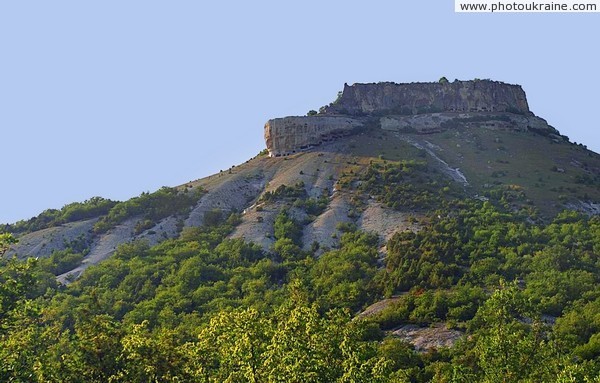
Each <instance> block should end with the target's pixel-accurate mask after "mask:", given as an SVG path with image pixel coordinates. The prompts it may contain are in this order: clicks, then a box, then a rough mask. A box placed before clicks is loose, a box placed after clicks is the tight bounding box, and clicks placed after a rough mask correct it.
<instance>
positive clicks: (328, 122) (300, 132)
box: [265, 80, 558, 157]
mask: <svg viewBox="0 0 600 383" xmlns="http://www.w3.org/2000/svg"><path fill="white" fill-rule="evenodd" d="M491 114H495V115H498V114H507V115H510V116H513V117H517V116H520V117H521V120H527V121H525V123H524V124H520V123H518V122H515V121H513V120H514V118H513V117H510V116H503V119H504V122H502V123H501V124H499V125H507V126H508V127H509V128H510V127H511V126H513V127H514V128H515V129H516V130H523V129H525V130H526V129H528V125H529V124H530V121H529V119H531V118H534V115H533V113H531V112H530V111H529V105H528V104H527V97H526V96H525V92H524V91H523V89H522V88H521V86H519V85H511V84H505V83H502V82H497V81H490V80H475V81H454V82H452V83H450V82H436V83H411V84H396V83H391V82H385V83H377V84H354V85H350V86H349V85H344V90H343V92H342V94H341V95H340V97H339V98H338V99H337V100H336V101H335V102H333V103H332V104H330V105H329V106H327V107H325V108H324V109H323V110H322V111H321V113H319V114H318V115H316V116H307V117H285V118H276V119H273V120H269V121H268V122H267V123H266V124H265V141H266V144H267V149H268V150H269V154H270V155H271V156H272V157H273V156H285V155H289V154H293V153H296V152H297V151H301V150H305V149H308V148H310V147H312V146H316V145H319V144H321V143H322V142H326V141H331V140H333V139H335V138H336V137H339V136H343V135H347V134H350V133H351V132H352V131H353V130H354V129H355V128H357V127H360V126H363V123H364V121H365V120H370V121H375V122H376V121H378V122H379V125H380V126H381V127H382V128H384V129H388V130H402V129H408V130H410V131H415V132H417V133H431V132H437V131H441V130H445V129H447V128H448V127H449V126H452V125H453V124H452V123H448V120H457V119H458V120H464V119H465V118H471V117H475V119H476V120H478V121H483V120H485V119H486V118H491V117H489V116H490V115H491ZM389 117H391V119H390V118H389ZM442 122H446V124H445V125H441V123H442ZM531 123H533V124H534V125H536V129H537V130H536V131H541V132H543V133H544V134H550V133H552V134H558V132H556V131H555V130H554V129H553V128H551V127H548V129H546V128H545V127H538V125H540V123H539V121H537V120H535V119H534V120H532V122H531ZM544 123H545V121H544ZM454 125H456V124H454ZM489 125H490V126H491V125H498V124H489ZM517 125H523V126H517ZM542 125H543V124H542ZM546 126H547V125H546ZM546 130H548V131H546Z"/></svg>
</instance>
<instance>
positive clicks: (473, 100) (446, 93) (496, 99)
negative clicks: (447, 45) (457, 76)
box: [325, 80, 529, 116]
mask: <svg viewBox="0 0 600 383" xmlns="http://www.w3.org/2000/svg"><path fill="white" fill-rule="evenodd" d="M444 111H448V112H512V113H521V114H528V113H529V105H528V104H527V97H526V95H525V92H524V91H523V89H522V88H521V86H520V85H511V84H506V83H502V82H498V81H490V80H474V81H454V82H452V83H449V82H446V83H440V82H428V83H410V84H396V83H393V82H383V83H377V84H375V83H373V84H354V85H347V84H344V91H343V92H342V95H341V97H340V98H339V99H338V100H336V101H335V102H334V103H333V104H332V105H330V106H329V107H327V108H326V110H325V114H328V115H338V114H343V115H349V116H363V115H374V114H375V115H381V114H405V115H408V114H423V113H433V112H444Z"/></svg>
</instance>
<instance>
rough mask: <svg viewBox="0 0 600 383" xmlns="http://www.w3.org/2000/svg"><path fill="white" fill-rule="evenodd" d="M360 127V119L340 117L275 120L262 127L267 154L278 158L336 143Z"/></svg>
mask: <svg viewBox="0 0 600 383" xmlns="http://www.w3.org/2000/svg"><path fill="white" fill-rule="evenodd" d="M361 126H362V122H360V121H359V120H356V119H354V118H349V117H339V116H307V117H284V118H275V119H273V120H269V121H267V123H266V124H265V142H266V143H267V149H269V155H270V156H271V157H279V156H285V155H289V154H293V153H296V152H297V151H300V150H305V149H308V148H310V147H312V146H316V145H320V144H322V143H323V142H328V141H332V140H335V139H336V138H339V137H342V136H345V135H348V134H350V133H351V132H352V130H354V129H356V128H359V127H361Z"/></svg>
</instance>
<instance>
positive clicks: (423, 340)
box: [392, 323, 464, 352]
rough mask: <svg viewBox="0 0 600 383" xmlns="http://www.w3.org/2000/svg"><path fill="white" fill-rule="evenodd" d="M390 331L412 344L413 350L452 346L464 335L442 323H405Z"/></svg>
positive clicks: (421, 350) (420, 350)
mask: <svg viewBox="0 0 600 383" xmlns="http://www.w3.org/2000/svg"><path fill="white" fill-rule="evenodd" d="M392 333H393V334H394V335H395V336H397V337H399V338H401V339H402V340H404V341H406V342H408V343H410V344H412V345H413V346H414V347H415V350H416V351H419V352H425V351H428V350H431V349H439V348H442V347H452V346H453V345H454V344H455V343H456V341H458V340H459V339H460V338H462V337H463V335H464V334H463V333H462V332H461V331H458V330H452V329H449V328H448V327H447V326H446V325H445V324H443V323H438V324H435V325H433V326H432V327H419V326H417V325H414V324H407V325H404V326H402V327H400V328H398V329H396V330H394V331H393V332H392Z"/></svg>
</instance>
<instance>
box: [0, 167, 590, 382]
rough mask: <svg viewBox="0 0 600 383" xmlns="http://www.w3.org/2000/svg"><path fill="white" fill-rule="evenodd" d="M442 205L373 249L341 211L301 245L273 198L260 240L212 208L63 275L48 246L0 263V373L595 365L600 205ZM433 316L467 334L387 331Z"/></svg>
mask: <svg viewBox="0 0 600 383" xmlns="http://www.w3.org/2000/svg"><path fill="white" fill-rule="evenodd" d="M388 170H389V169H388ZM393 173H394V172H391V173H390V176H391V175H393ZM282 190H283V189H282ZM290 193H291V192H290ZM290 193H288V192H287V191H286V192H285V193H283V192H282V193H279V194H280V195H284V194H285V195H287V194H290ZM291 194H294V196H290V198H295V197H296V196H295V192H294V193H291ZM446 206H447V207H446V208H445V210H444V211H436V212H434V213H433V214H431V217H430V218H429V219H428V223H427V224H426V225H425V226H424V228H423V229H422V230H421V231H419V232H418V233H412V232H406V233H399V234H396V235H395V236H394V237H393V238H392V239H391V240H390V241H389V243H388V244H387V246H388V256H387V257H386V259H385V262H384V264H382V263H381V260H380V258H379V255H378V254H379V253H378V248H379V246H380V243H379V239H378V238H377V237H376V236H374V235H372V234H368V233H362V232H360V231H357V230H356V227H353V226H352V225H345V226H344V228H343V229H344V230H343V232H344V233H343V235H342V236H341V239H340V247H339V248H338V249H334V250H330V251H327V252H325V253H324V254H322V255H321V256H320V257H319V258H315V257H314V256H313V254H312V253H311V252H307V251H302V250H301V249H300V247H299V244H300V242H299V238H300V233H301V226H300V225H299V223H297V222H296V221H295V220H294V219H293V218H292V217H291V215H290V213H288V212H286V211H282V212H281V213H280V214H279V216H278V217H277V219H276V222H275V238H276V244H275V246H274V253H273V254H272V255H271V254H268V253H265V252H263V251H262V250H261V249H260V248H259V247H257V246H255V245H253V244H248V243H245V242H243V241H242V240H231V239H226V236H227V234H228V233H229V232H231V230H233V227H234V225H235V224H236V223H237V221H238V219H237V217H236V216H235V215H233V216H231V217H229V218H219V219H216V218H215V217H213V216H212V215H211V218H210V219H211V222H212V224H211V225H207V226H205V227H203V228H187V229H185V230H184V231H183V232H182V233H181V235H180V237H179V238H178V239H173V240H167V241H165V242H163V243H161V244H159V245H157V246H155V247H148V246H147V245H146V244H145V243H144V242H134V243H131V244H126V245H122V246H120V247H119V248H118V250H117V253H116V254H115V255H114V256H113V257H112V258H110V259H108V260H106V261H104V262H103V263H101V264H99V265H97V266H93V267H90V268H89V269H88V270H87V271H86V273H85V274H84V275H83V276H82V277H81V279H79V280H78V281H76V282H75V283H73V284H71V285H70V286H69V287H59V286H57V285H56V283H55V282H54V280H53V278H52V273H58V272H60V270H58V269H56V268H53V267H60V265H54V264H53V262H52V257H51V258H49V259H48V260H40V261H34V260H29V261H27V262H19V261H16V260H7V261H4V262H3V264H2V266H1V269H0V282H2V283H1V284H0V286H1V289H0V360H2V362H1V363H0V379H1V380H2V381H44V382H55V381H56V382H58V381H74V382H76V381H85V382H95V381H97V382H100V381H102V382H106V381H114V382H131V381H167V382H168V381H188V382H222V381H306V380H309V381H315V382H332V381H338V382H348V381H355V382H358V381H364V382H373V381H375V382H378V381H379V382H397V381H412V382H426V381H440V382H442V381H452V379H454V380H453V381H459V382H478V381H486V382H521V381H553V380H554V379H557V378H556V377H559V378H560V379H563V380H559V381H584V379H585V378H586V377H587V378H589V379H593V378H595V377H597V376H598V374H599V373H600V363H598V362H599V360H600V359H599V358H600V342H599V341H598V339H600V322H599V321H598V319H597V316H598V315H597V313H598V312H599V311H600V289H599V288H598V286H599V284H598V282H599V281H598V279H599V276H600V270H599V268H600V258H599V257H598V254H600V219H599V218H598V217H592V218H589V217H587V216H584V215H580V214H577V213H574V212H564V213H561V214H559V215H558V216H557V217H556V218H555V219H554V220H553V221H551V222H549V223H547V224H543V223H535V222H534V221H531V220H529V219H528V215H527V212H526V211H521V212H517V213H513V212H510V211H509V210H508V209H507V208H506V207H505V206H504V205H503V204H502V203H501V202H500V201H498V202H494V203H492V202H480V201H464V200H458V201H449V202H447V205H446ZM216 214H217V213H215V214H214V215H216ZM7 241H12V237H10V236H7V235H3V236H2V244H3V245H2V246H3V247H5V246H6V243H7ZM69 254H70V256H72V257H75V255H74V254H73V253H69ZM64 255H65V254H63V256H64ZM49 265H52V267H49ZM382 266H383V267H382ZM506 280H508V281H515V282H512V283H509V282H504V281H506ZM385 296H388V297H391V296H394V297H395V299H394V300H393V303H391V304H389V305H387V306H386V307H385V308H384V309H383V310H381V311H379V312H377V313H375V314H373V315H370V316H366V317H363V319H362V320H352V318H353V316H354V314H355V313H357V312H358V311H360V310H362V309H363V308H364V307H366V306H368V305H370V304H371V303H373V302H375V301H378V300H380V299H381V298H382V297H385ZM542 318H554V319H552V321H548V319H545V320H542ZM436 322H446V323H448V324H451V325H452V326H453V327H454V328H457V329H459V330H461V331H464V332H466V333H467V334H468V335H469V337H464V340H463V341H461V342H459V343H457V344H456V345H455V346H454V347H453V348H450V349H439V350H431V351H429V352H428V353H419V352H417V351H415V350H414V349H413V348H412V346H411V345H410V344H407V343H404V342H403V341H400V340H399V339H398V338H395V337H393V336H390V335H389V333H388V331H389V330H391V329H394V328H396V327H397V326H399V325H402V324H406V323H414V324H418V325H422V326H427V325H430V324H432V323H436ZM553 322H554V323H555V324H554V325H551V323H553ZM568 379H571V380H568Z"/></svg>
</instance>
